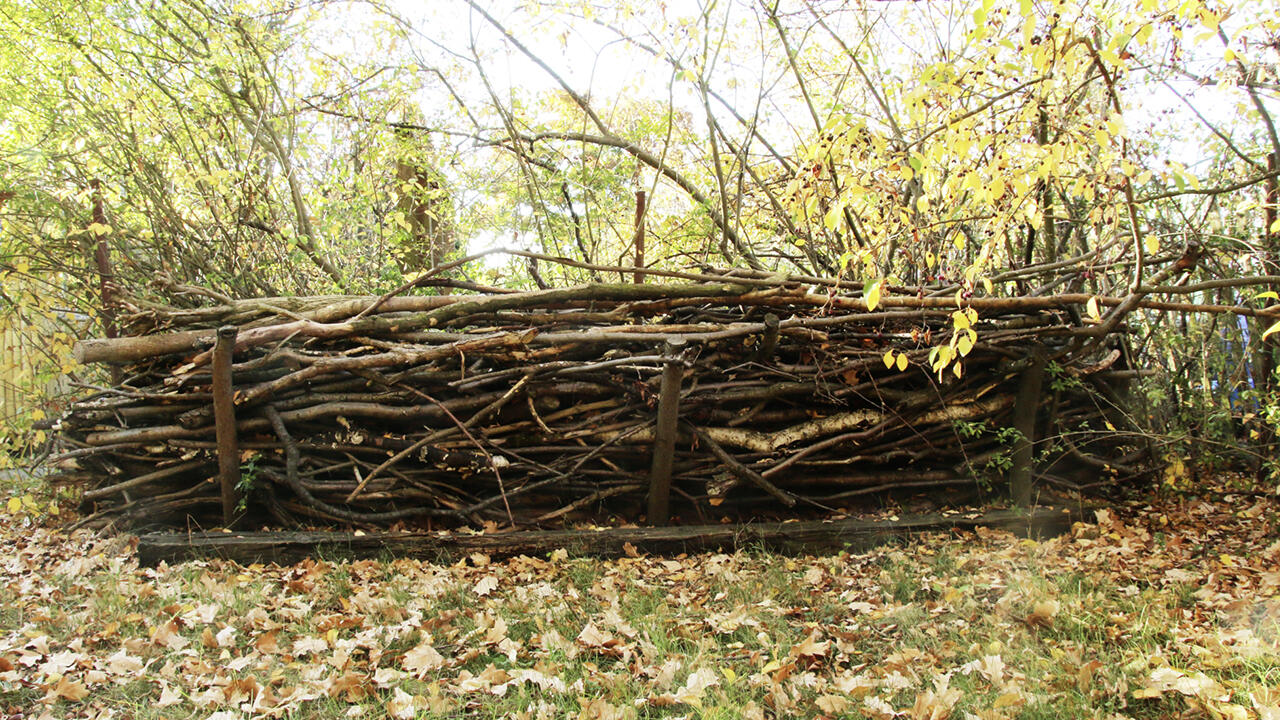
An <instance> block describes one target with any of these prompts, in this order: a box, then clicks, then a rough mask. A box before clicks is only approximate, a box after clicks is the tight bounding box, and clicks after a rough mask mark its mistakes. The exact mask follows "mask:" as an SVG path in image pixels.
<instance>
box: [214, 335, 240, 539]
mask: <svg viewBox="0 0 1280 720" xmlns="http://www.w3.org/2000/svg"><path fill="white" fill-rule="evenodd" d="M235 346H236V328H235V326H232V325H228V326H224V327H220V328H218V339H217V341H216V343H215V344H214V346H213V422H214V431H215V433H216V437H217V441H218V481H219V483H220V485H221V489H222V522H223V524H224V525H225V526H226V527H231V526H232V524H234V523H235V521H236V515H237V506H238V505H239V504H240V489H239V485H240V441H239V438H238V437H236V406H235V395H234V392H235V389H234V385H233V383H232V380H231V360H232V357H231V355H232V351H233V350H234V349H235Z"/></svg>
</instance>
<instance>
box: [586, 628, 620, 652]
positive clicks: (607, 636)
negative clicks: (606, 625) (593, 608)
mask: <svg viewBox="0 0 1280 720" xmlns="http://www.w3.org/2000/svg"><path fill="white" fill-rule="evenodd" d="M618 643H619V640H618V638H616V637H614V636H613V633H610V632H606V631H604V630H601V629H600V628H598V627H596V624H595V623H594V622H590V621H588V622H587V624H586V626H585V627H583V628H582V632H580V633H578V644H579V645H582V646H583V647H588V648H593V649H598V650H607V649H610V648H613V647H614V646H616V645H617V644H618Z"/></svg>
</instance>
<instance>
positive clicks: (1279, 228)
mask: <svg viewBox="0 0 1280 720" xmlns="http://www.w3.org/2000/svg"><path fill="white" fill-rule="evenodd" d="M1267 232H1271V233H1278V232H1280V218H1276V219H1275V221H1274V222H1272V223H1271V227H1269V228H1267ZM24 272H25V271H24Z"/></svg>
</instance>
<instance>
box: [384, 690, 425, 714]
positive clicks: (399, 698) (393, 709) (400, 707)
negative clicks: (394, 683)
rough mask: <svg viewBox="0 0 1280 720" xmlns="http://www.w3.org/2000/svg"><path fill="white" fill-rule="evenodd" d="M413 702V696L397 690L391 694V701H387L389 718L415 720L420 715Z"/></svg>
mask: <svg viewBox="0 0 1280 720" xmlns="http://www.w3.org/2000/svg"><path fill="white" fill-rule="evenodd" d="M413 700H414V698H413V696H412V695H410V694H409V693H407V692H405V691H403V690H401V689H400V688H396V689H395V690H393V691H392V692H391V699H390V700H387V705H386V708H387V717H391V718H394V719H395V720H413V718H414V717H416V716H417V714H418V711H417V709H416V708H414V702H413Z"/></svg>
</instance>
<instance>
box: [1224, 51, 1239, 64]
mask: <svg viewBox="0 0 1280 720" xmlns="http://www.w3.org/2000/svg"><path fill="white" fill-rule="evenodd" d="M1222 59H1223V60H1226V61H1227V62H1232V61H1233V60H1235V59H1236V53H1235V51H1234V50H1232V49H1231V48H1227V49H1226V50H1224V51H1223V52H1222Z"/></svg>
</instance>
